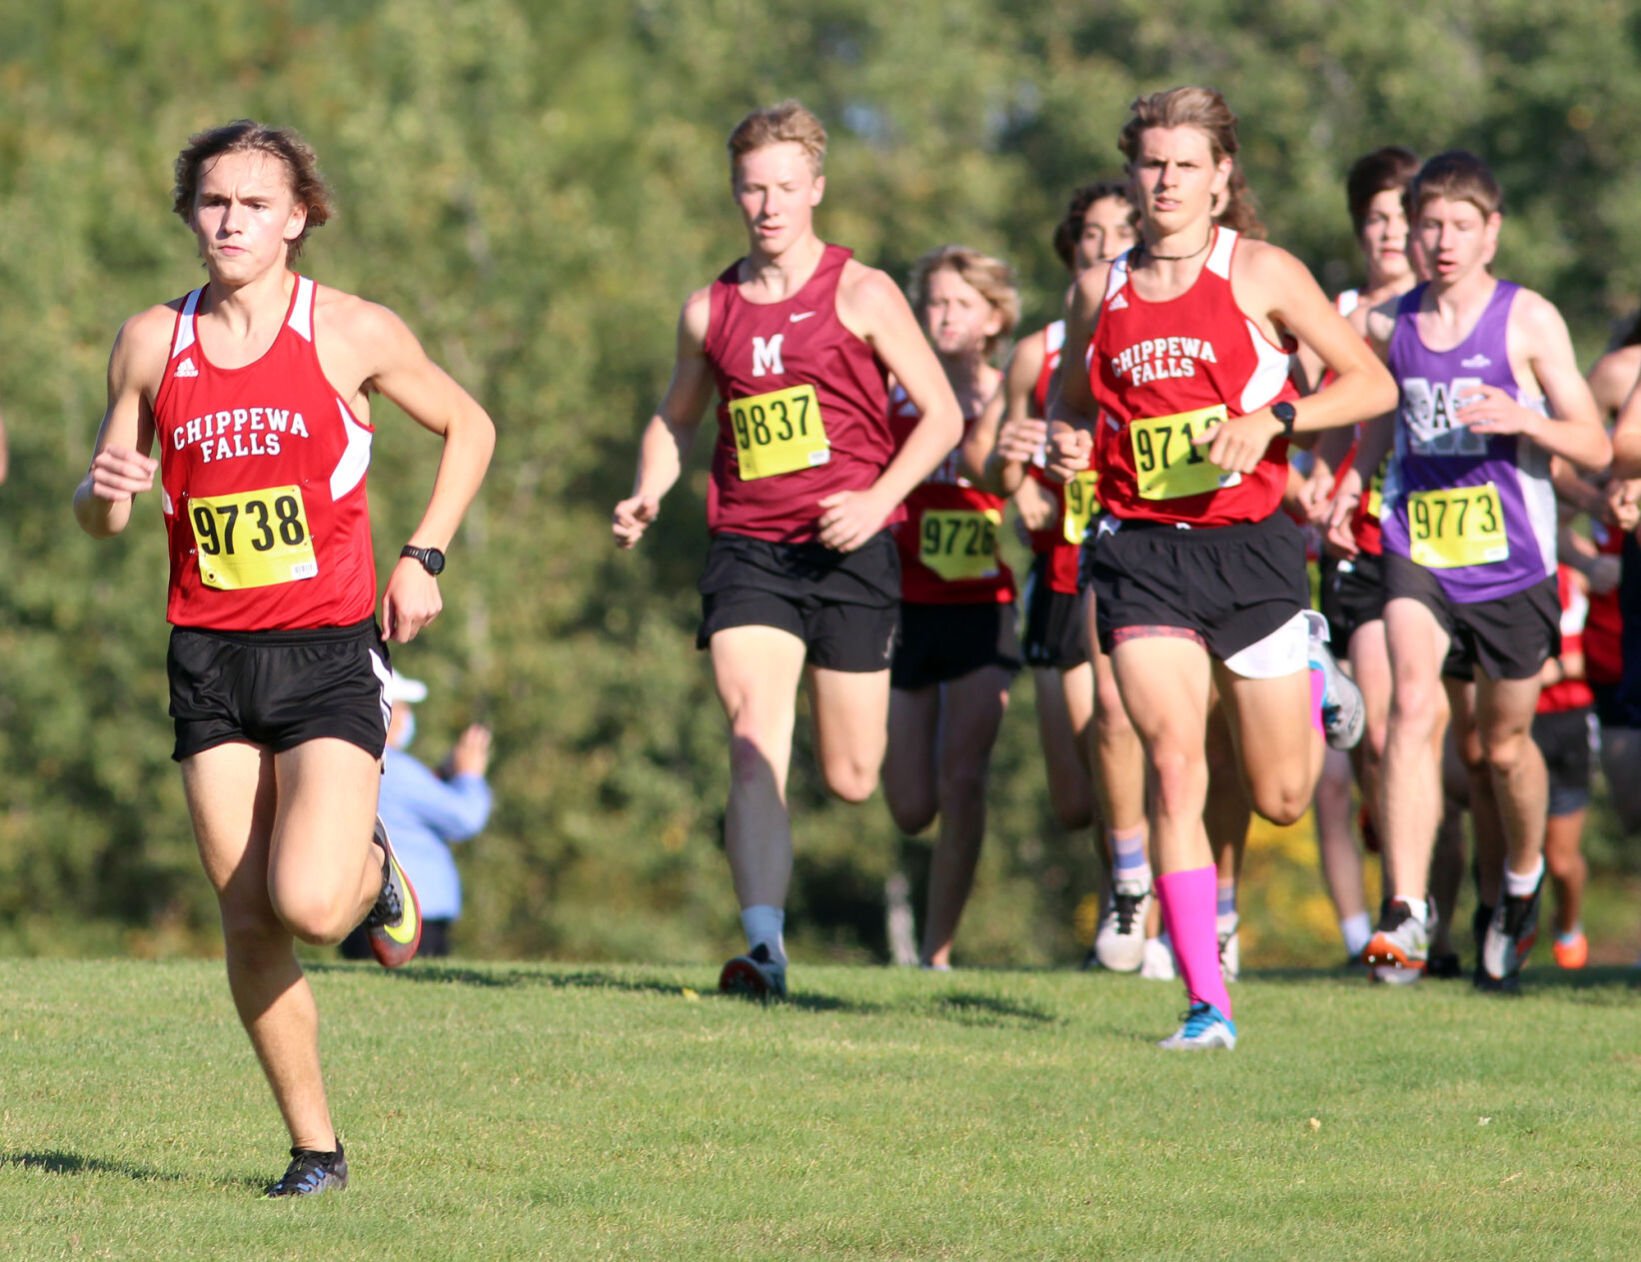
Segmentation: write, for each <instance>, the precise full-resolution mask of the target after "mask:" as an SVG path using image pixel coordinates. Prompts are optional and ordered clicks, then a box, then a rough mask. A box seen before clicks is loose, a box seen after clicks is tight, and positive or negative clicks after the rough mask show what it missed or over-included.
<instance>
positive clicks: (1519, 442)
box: [1516, 399, 1561, 574]
mask: <svg viewBox="0 0 1641 1262" xmlns="http://www.w3.org/2000/svg"><path fill="white" fill-rule="evenodd" d="M1521 405H1522V407H1525V408H1531V409H1532V410H1533V411H1534V412H1537V413H1538V414H1539V415H1540V416H1548V415H1549V410H1548V409H1547V407H1546V406H1545V401H1544V400H1543V399H1523V400H1521ZM1516 480H1517V481H1518V482H1519V483H1520V485H1521V499H1522V503H1524V504H1525V505H1526V506H1527V522H1528V525H1529V526H1530V527H1531V528H1532V531H1533V540H1534V541H1535V542H1536V543H1537V544H1538V552H1539V557H1540V559H1541V560H1542V561H1543V562H1544V572H1545V573H1546V574H1554V573H1555V572H1556V536H1557V534H1558V533H1559V531H1560V524H1561V523H1560V517H1559V515H1558V513H1557V511H1556V491H1555V487H1554V486H1552V485H1551V483H1550V453H1549V452H1547V451H1545V450H1544V448H1542V447H1540V446H1539V445H1538V444H1537V443H1535V442H1529V441H1528V440H1527V439H1526V438H1524V437H1522V436H1520V435H1518V436H1517V437H1516Z"/></svg>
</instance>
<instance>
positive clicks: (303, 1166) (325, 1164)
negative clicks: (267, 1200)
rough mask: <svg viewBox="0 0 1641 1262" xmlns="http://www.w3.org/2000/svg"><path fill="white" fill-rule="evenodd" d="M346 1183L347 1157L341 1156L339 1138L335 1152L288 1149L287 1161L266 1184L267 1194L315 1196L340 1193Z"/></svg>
mask: <svg viewBox="0 0 1641 1262" xmlns="http://www.w3.org/2000/svg"><path fill="white" fill-rule="evenodd" d="M347 1185H348V1160H347V1158H346V1157H344V1156H343V1155H342V1141H341V1140H337V1141H336V1151H335V1152H320V1151H318V1150H317V1149H313V1148H293V1149H291V1164H290V1165H289V1166H287V1167H286V1169H285V1173H284V1174H283V1175H281V1176H280V1179H279V1182H278V1183H274V1184H270V1185H269V1187H268V1191H267V1195H269V1196H317V1195H318V1194H319V1193H320V1192H340V1191H341V1190H342V1189H343V1188H345V1187H347Z"/></svg>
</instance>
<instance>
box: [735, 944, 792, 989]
mask: <svg viewBox="0 0 1641 1262" xmlns="http://www.w3.org/2000/svg"><path fill="white" fill-rule="evenodd" d="M718 989H719V990H721V991H723V992H724V993H725V994H726V995H744V996H746V997H747V998H748V999H760V1000H762V1001H763V1002H765V1003H768V1002H769V1001H770V1000H772V999H785V998H786V963H785V961H777V960H776V959H775V956H774V953H773V952H772V951H770V949H769V944H768V943H767V942H760V943H758V945H757V946H755V947H753V948H752V949H751V950H750V951H748V952H747V953H746V954H745V955H737V956H736V957H735V958H734V959H733V960H731V961H730V962H729V963H728V964H725V965H724V969H723V972H721V973H719V974H718Z"/></svg>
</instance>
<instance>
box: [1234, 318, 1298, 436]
mask: <svg viewBox="0 0 1641 1262" xmlns="http://www.w3.org/2000/svg"><path fill="white" fill-rule="evenodd" d="M1242 319H1243V322H1244V323H1245V324H1246V325H1247V326H1248V343H1249V345H1251V346H1252V347H1253V348H1254V354H1255V355H1257V356H1258V357H1259V365H1258V367H1256V368H1255V369H1254V370H1253V373H1252V374H1251V375H1250V376H1249V377H1248V384H1247V385H1245V386H1243V387H1242V399H1241V405H1242V411H1243V414H1244V415H1246V414H1247V413H1249V412H1257V411H1259V409H1260V408H1262V407H1264V406H1265V405H1266V404H1267V403H1269V402H1270V401H1271V400H1272V399H1274V398H1276V396H1277V395H1279V394H1281V393H1282V387H1283V386H1284V385H1286V384H1287V381H1288V366H1289V362H1290V361H1289V359H1288V353H1287V352H1286V351H1285V350H1283V349H1282V348H1281V347H1279V346H1272V345H1271V340H1270V339H1269V338H1268V337H1266V336H1265V335H1264V334H1263V333H1261V332H1260V331H1259V326H1258V325H1257V324H1255V323H1254V322H1253V321H1252V320H1250V319H1248V317H1247V316H1243V317H1242Z"/></svg>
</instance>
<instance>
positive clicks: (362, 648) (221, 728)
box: [165, 619, 392, 762]
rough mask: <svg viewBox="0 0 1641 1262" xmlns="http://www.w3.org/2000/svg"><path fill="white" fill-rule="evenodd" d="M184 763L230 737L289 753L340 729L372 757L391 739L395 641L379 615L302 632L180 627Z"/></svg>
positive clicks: (175, 646) (178, 714)
mask: <svg viewBox="0 0 1641 1262" xmlns="http://www.w3.org/2000/svg"><path fill="white" fill-rule="evenodd" d="M165 669H166V673H167V674H168V675H169V676H170V679H171V718H172V720H173V721H174V723H175V727H176V738H177V739H176V747H175V748H174V749H173V750H172V753H171V757H172V758H174V759H176V760H177V761H178V762H181V761H182V760H183V759H184V758H187V757H189V756H190V755H193V754H197V753H201V752H202V751H204V750H207V749H211V748H212V747H214V746H216V745H223V744H226V743H227V742H229V741H250V742H251V743H252V744H254V745H261V746H264V747H265V748H267V749H269V750H272V751H273V752H274V753H276V754H278V753H283V752H284V751H285V750H287V749H293V748H295V747H296V746H297V745H301V744H303V743H304V742H305V741H311V740H317V739H319V738H320V737H326V736H331V737H336V738H338V739H340V740H344V741H347V742H348V743H349V744H352V745H357V746H359V748H360V749H363V750H364V751H365V752H366V753H368V754H370V755H371V756H372V757H373V758H380V757H381V756H382V749H383V747H384V746H385V745H386V743H387V720H388V714H389V711H390V709H391V707H390V706H389V705H388V701H387V681H388V677H389V676H390V675H391V673H392V671H391V668H390V666H389V664H388V652H387V645H386V644H384V643H383V642H382V634H381V631H380V630H379V629H378V627H377V626H376V624H375V622H374V621H371V620H368V619H367V620H366V621H364V622H361V623H358V624H356V625H354V626H351V627H320V628H317V629H314V630H303V631H201V630H196V629H193V628H190V627H173V628H172V629H171V647H170V651H169V652H168V653H167V654H166V661H165Z"/></svg>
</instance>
